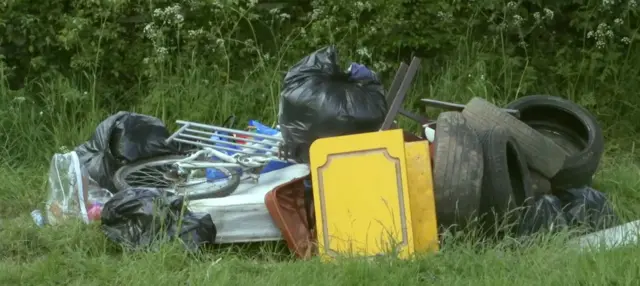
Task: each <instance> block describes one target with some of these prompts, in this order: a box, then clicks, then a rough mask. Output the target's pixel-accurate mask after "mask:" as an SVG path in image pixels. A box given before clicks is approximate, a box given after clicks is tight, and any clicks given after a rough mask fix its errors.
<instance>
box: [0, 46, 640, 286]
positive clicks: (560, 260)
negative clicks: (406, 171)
mask: <svg viewBox="0 0 640 286" xmlns="http://www.w3.org/2000/svg"><path fill="white" fill-rule="evenodd" d="M461 58H466V59H468V58H469V57H461ZM471 62H472V63H469V64H468V65H465V64H463V63H461V62H458V63H452V64H451V66H450V67H449V68H447V69H444V71H439V72H434V71H426V72H423V73H421V74H420V75H419V79H418V83H417V84H416V86H415V88H414V89H413V91H412V94H411V95H410V96H409V101H408V102H407V104H406V106H408V107H411V108H412V109H417V108H416V107H418V106H419V105H418V104H416V100H417V99H418V98H420V97H432V98H439V99H445V100H449V101H455V102H465V101H466V100H468V99H469V98H470V97H471V96H481V97H485V98H491V99H493V100H494V101H495V102H496V103H498V104H504V103H506V102H507V101H509V100H511V99H512V96H511V95H510V94H513V91H511V90H506V91H502V93H501V94H500V95H499V96H498V95H497V94H496V92H490V91H489V90H491V88H489V87H490V85H491V84H490V83H482V82H478V81H473V82H471V83H469V80H468V77H467V75H468V74H469V77H471V74H476V75H477V74H479V73H482V74H484V73H485V72H486V71H484V70H482V71H479V70H475V67H477V66H481V65H479V64H477V63H475V62H474V61H471ZM194 70H195V71H194ZM274 74H278V73H275V72H269V73H264V74H254V75H252V77H251V78H248V79H247V80H245V81H243V82H231V83H229V82H224V83H223V82H209V81H208V80H205V79H214V78H216V76H217V75H215V74H209V73H207V72H206V71H205V70H196V69H191V70H188V71H185V72H183V73H181V74H178V75H175V76H171V77H166V78H163V79H162V81H158V83H157V84H153V85H151V86H152V88H151V89H150V90H134V91H132V94H133V95H132V96H136V97H138V101H139V102H141V103H140V104H136V105H133V106H122V105H119V104H118V103H111V104H104V100H102V99H101V98H100V96H99V94H96V93H95V92H91V91H89V89H83V88H82V86H83V85H82V84H79V83H78V82H80V81H78V80H75V79H73V78H64V77H59V78H57V79H54V80H51V79H48V80H42V81H41V82H36V83H34V84H33V86H37V88H29V87H27V88H25V89H23V90H9V89H7V88H6V87H5V86H3V85H2V84H0V134H2V136H0V269H2V270H1V271H0V285H83V286H86V285H118V284H126V285H212V284H216V285H425V284H438V285H519V284H528V285H534V284H535V285H636V284H637V282H636V281H637V279H638V277H639V276H640V274H638V273H640V266H639V265H638V263H637V257H638V256H639V255H640V248H637V247H625V248H622V249H617V250H612V251H606V252H597V253H589V254H581V253H579V252H577V251H574V250H571V249H569V248H567V247H566V246H565V241H564V239H563V236H558V237H542V238H540V239H539V243H536V244H533V245H529V246H526V247H525V246H522V247H518V248H515V249H514V248H513V247H509V246H510V245H512V244H513V243H512V242H511V241H505V242H502V243H498V244H497V245H491V246H478V245H477V244H476V243H474V242H473V241H470V240H462V241H460V242H456V243H454V244H451V245H447V246H446V247H445V248H444V249H443V250H442V251H441V252H440V253H439V254H437V255H429V256H425V257H420V258H418V259H416V260H414V261H399V260H395V259H391V258H384V257H383V258H376V259H374V260H358V259H344V260H339V261H337V262H336V263H333V264H323V263H320V262H319V261H318V260H315V259H314V260H311V261H303V262H301V261H296V260H295V259H292V258H291V257H290V255H289V254H288V252H287V251H286V250H285V249H284V247H283V246H282V244H264V245H250V246H233V247H219V248H216V249H214V250H211V251H206V252H205V253H202V254H198V255H194V254H189V253H185V252H184V251H183V250H182V248H181V247H180V245H179V244H177V243H174V244H167V245H164V246H162V248H161V249H160V251H157V252H148V253H145V252H142V253H129V252H122V251H121V250H119V248H118V247H116V246H114V245H112V244H111V243H110V242H109V241H107V240H106V238H105V237H104V235H103V234H102V233H101V232H100V230H99V226H98V225H96V224H92V225H82V224H77V223H69V224H65V225H61V226H56V227H46V228H38V227H36V226H35V225H34V224H33V222H32V221H31V218H30V216H29V212H30V211H31V210H32V209H35V208H38V207H41V206H42V202H43V201H44V199H45V198H46V186H45V177H46V171H47V169H48V166H49V165H48V160H49V159H50V158H51V155H52V154H53V153H54V152H64V150H65V149H67V150H68V149H70V148H72V147H73V146H76V145H77V144H79V143H81V142H83V141H85V140H87V139H88V138H89V136H90V134H91V133H92V132H93V129H94V128H95V125H96V124H97V123H98V122H99V121H100V120H102V119H103V118H105V117H106V116H107V115H108V114H110V113H112V112H114V111H117V110H119V109H123V108H124V109H128V110H131V111H136V112H141V113H147V114H152V115H155V116H158V117H160V118H162V119H163V120H165V122H167V123H168V125H169V127H170V128H171V129H172V130H173V129H174V128H175V125H174V124H172V122H173V121H174V120H175V119H188V120H193V121H199V122H221V121H222V120H224V119H225V118H226V117H227V116H229V115H230V114H233V113H235V114H236V115H238V117H239V118H238V119H239V121H240V122H245V120H246V119H249V118H252V119H258V120H261V121H263V122H266V123H269V124H271V123H274V122H275V115H276V112H277V100H278V98H277V96H278V86H277V82H278V80H276V79H275V77H274V76H273V75H274ZM278 76H279V75H278ZM0 80H1V81H0V82H4V80H3V79H0ZM387 84H388V83H387ZM546 89H548V87H547V88H546ZM557 90H564V89H562V88H561V87H558V88H557ZM87 91H89V92H87ZM572 92H575V93H579V92H582V91H580V90H578V91H572ZM562 95H564V96H568V97H571V96H572V95H573V94H565V93H562ZM100 102H103V103H102V104H101V103H100ZM105 106H106V107H105ZM421 111H424V110H421ZM594 112H595V113H596V114H598V115H600V116H601V117H606V118H609V119H608V120H607V121H603V124H604V125H605V130H606V135H607V150H606V154H605V156H604V158H603V161H602V164H601V168H600V171H599V173H598V175H597V179H596V181H595V187H596V188H597V189H599V190H602V191H604V192H606V193H607V194H608V196H609V197H610V198H611V200H612V202H613V203H614V205H615V207H616V210H617V211H618V213H619V214H620V215H621V216H622V217H623V218H624V219H625V220H631V219H636V218H638V216H639V215H640V193H639V192H637V190H640V176H639V175H640V165H638V159H639V158H640V157H639V156H638V154H637V153H636V151H635V143H636V142H637V139H635V136H636V135H637V134H636V133H635V130H636V129H637V128H636V126H637V123H634V122H636V121H635V120H634V119H633V118H626V119H624V118H622V119H621V118H616V117H615V116H613V117H612V116H608V115H607V114H612V113H613V114H615V111H614V112H612V111H611V110H594ZM428 113H429V114H430V115H431V116H433V115H435V111H433V110H429V112H428ZM603 114H604V115H603ZM633 114H636V113H633ZM611 118H613V119H611ZM614 123H615V124H614Z"/></svg>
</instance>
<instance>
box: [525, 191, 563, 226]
mask: <svg viewBox="0 0 640 286" xmlns="http://www.w3.org/2000/svg"><path fill="white" fill-rule="evenodd" d="M567 226H568V224H567V219H566V217H565V216H564V213H563V212H562V203H561V202H560V200H559V199H558V198H557V197H556V196H553V195H544V196H541V197H538V198H537V199H536V201H535V202H534V203H533V205H532V206H529V207H528V208H527V209H526V210H525V212H524V215H523V216H522V217H521V220H520V224H519V225H518V231H517V233H518V235H519V236H527V235H532V234H534V233H537V232H541V231H547V232H555V231H558V230H562V229H566V228H567Z"/></svg>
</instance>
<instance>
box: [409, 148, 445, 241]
mask: <svg viewBox="0 0 640 286" xmlns="http://www.w3.org/2000/svg"><path fill="white" fill-rule="evenodd" d="M429 145H430V144H429V142H428V141H426V140H424V141H417V142H407V143H405V147H404V148H405V154H406V160H407V179H408V185H409V200H410V202H411V224H412V226H413V239H414V249H415V252H416V253H425V252H435V251H438V250H439V238H438V221H437V219H436V202H435V196H434V193H433V176H432V174H433V173H432V171H431V154H430V151H429V149H430V148H429Z"/></svg>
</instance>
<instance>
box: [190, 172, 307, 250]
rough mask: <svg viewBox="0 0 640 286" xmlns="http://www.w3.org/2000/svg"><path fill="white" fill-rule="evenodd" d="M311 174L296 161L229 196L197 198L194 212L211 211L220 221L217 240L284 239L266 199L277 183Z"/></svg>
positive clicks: (252, 240)
mask: <svg viewBox="0 0 640 286" xmlns="http://www.w3.org/2000/svg"><path fill="white" fill-rule="evenodd" d="M307 175H309V167H308V166H307V165H305V164H296V165H292V166H289V167H285V168H283V169H280V170H276V171H272V172H269V173H266V174H262V175H260V179H259V181H258V183H257V184H256V183H253V182H243V183H241V184H240V186H238V189H237V190H236V191H235V192H234V193H233V194H231V195H230V196H228V197H223V198H213V199H202V200H195V201H191V202H190V203H189V209H190V210H191V211H193V212H207V213H209V214H210V215H211V218H213V222H214V224H215V225H216V229H217V235H216V240H215V241H216V243H239V242H255V241H277V240H282V233H281V232H280V229H278V227H277V226H276V225H275V224H274V223H273V219H272V218H271V215H270V214H269V211H268V210H267V207H266V206H265V203H264V197H265V195H266V194H267V193H268V192H269V191H271V190H273V189H275V188H276V187H278V186H280V185H282V184H285V183H287V182H290V181H292V180H295V179H298V178H302V177H305V176H307Z"/></svg>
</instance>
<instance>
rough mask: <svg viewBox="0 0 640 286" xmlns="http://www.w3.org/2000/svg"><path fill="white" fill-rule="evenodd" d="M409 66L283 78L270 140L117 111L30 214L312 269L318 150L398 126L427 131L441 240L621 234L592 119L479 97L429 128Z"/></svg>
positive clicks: (267, 133) (568, 106) (123, 239)
mask: <svg viewBox="0 0 640 286" xmlns="http://www.w3.org/2000/svg"><path fill="white" fill-rule="evenodd" d="M414 62H416V63H417V62H418V60H417V59H414V61H412V63H411V65H410V66H408V67H407V66H406V65H405V64H403V65H401V69H400V71H399V73H398V75H396V80H395V81H394V83H392V85H391V87H390V88H389V89H388V91H387V93H386V94H385V89H384V87H383V85H382V83H381V81H380V79H379V78H378V75H377V74H376V73H374V72H373V71H371V70H369V69H368V68H366V67H365V66H363V65H360V64H357V63H353V64H351V66H350V67H349V69H347V70H346V71H344V70H343V69H342V68H341V67H340V66H339V65H338V56H337V51H336V49H335V47H333V46H329V47H326V48H323V49H320V50H318V51H315V52H314V53H312V54H310V55H309V56H307V57H305V58H304V59H302V60H300V61H299V62H298V63H297V64H296V65H294V66H293V67H292V68H291V69H290V70H289V71H288V73H287V74H286V76H285V78H284V80H283V85H282V91H281V97H280V108H279V114H278V115H279V116H278V124H277V125H276V126H274V127H270V126H267V125H264V124H262V123H260V122H258V121H255V120H251V121H250V122H248V124H247V127H246V128H244V130H239V129H233V126H234V125H235V122H234V121H235V118H234V117H230V118H229V120H227V121H226V122H224V123H222V124H221V125H220V126H216V125H208V124H202V123H197V122H189V121H181V120H179V121H177V123H178V125H180V128H179V129H178V130H177V131H176V132H174V133H173V134H172V133H170V132H169V131H168V130H167V128H166V126H165V124H164V123H163V122H162V121H161V120H159V119H158V118H155V117H152V116H148V115H142V114H136V113H132V112H125V111H121V112H118V113H116V114H114V115H112V116H110V117H108V118H106V119H105V120H104V121H103V122H102V123H100V124H99V125H98V126H97V128H96V130H95V132H94V134H93V136H92V137H91V138H90V139H89V140H88V141H87V142H85V143H83V144H81V145H79V146H77V147H76V148H75V149H74V151H72V152H69V153H65V154H55V155H54V156H53V158H52V161H51V167H50V173H49V192H50V193H49V199H48V201H47V204H46V209H45V212H44V213H45V216H46V217H45V216H43V214H42V213H40V212H39V211H34V212H33V213H32V215H33V216H34V219H35V220H36V222H37V223H38V224H40V225H44V224H45V223H48V224H51V225H54V224H57V223H59V222H61V221H63V220H66V219H69V218H79V219H81V220H83V221H84V222H86V223H89V222H91V221H99V222H100V223H101V225H102V230H103V231H104V233H105V235H106V236H107V237H108V238H109V239H110V240H112V241H114V242H116V243H118V244H121V245H123V246H124V247H128V248H132V249H140V248H148V247H151V246H153V245H154V244H155V243H157V242H158V241H163V240H171V239H180V240H182V241H183V242H185V243H184V244H185V246H186V247H187V248H188V249H198V248H199V247H200V246H202V245H205V244H213V243H240V242H252V241H277V240H282V239H284V240H286V242H287V244H288V246H289V247H290V248H291V250H292V251H293V252H295V253H296V254H297V255H298V256H299V257H310V256H312V255H314V253H316V252H317V251H318V247H317V246H316V245H317V241H318V240H319V239H320V237H321V235H320V233H318V231H320V230H319V229H316V225H317V224H319V223H320V222H318V221H316V219H315V218H316V216H318V215H322V216H324V215H325V214H324V213H323V212H324V210H323V209H321V208H318V207H316V205H317V204H318V202H316V201H315V200H316V199H317V198H318V197H319V194H318V192H319V190H316V189H315V188H314V187H313V186H320V185H321V184H320V183H318V180H322V178H318V177H317V176H312V175H311V173H312V171H313V170H311V167H310V162H311V163H313V161H314V160H317V159H314V156H315V155H314V151H313V146H312V145H314V142H316V141H318V140H320V139H323V138H337V137H340V136H351V135H357V134H366V133H375V132H384V131H385V130H393V129H397V128H398V127H397V126H396V121H394V118H395V117H396V116H397V115H398V114H400V115H404V116H407V117H409V118H411V119H414V120H416V121H418V122H419V123H420V124H421V125H422V126H423V128H424V130H423V132H422V134H411V133H410V132H407V131H403V134H404V138H405V141H407V142H410V141H414V142H427V143H428V145H429V147H428V149H429V150H427V153H428V154H430V157H431V166H430V167H429V168H431V170H432V173H431V174H428V176H429V177H432V178H433V184H432V187H431V185H428V186H429V187H428V188H426V189H424V190H420V192H422V193H425V194H426V193H427V192H432V196H431V197H434V201H435V210H433V208H432V211H435V213H436V218H437V225H438V230H439V231H438V233H443V232H445V231H446V230H450V229H462V228H463V227H465V226H467V225H469V224H470V223H471V222H473V221H475V222H478V221H479V222H481V223H482V227H483V229H486V230H487V231H492V232H495V231H501V232H505V229H504V228H503V227H501V226H500V225H502V223H503V221H506V222H508V223H510V224H509V226H508V227H507V228H506V232H505V235H507V234H508V235H516V236H527V235H531V234H534V233H538V232H541V231H556V230H559V229H566V228H568V227H580V228H585V229H588V230H590V231H593V230H600V229H604V228H608V227H611V226H614V225H617V224H619V222H618V219H617V217H616V215H615V213H614V211H613V209H612V207H611V206H610V204H609V203H608V201H607V199H606V196H605V195H604V194H603V193H601V192H599V191H597V190H595V189H593V188H592V187H591V183H592V178H593V175H594V173H595V172H596V171H597V168H598V165H599V162H600V158H601V156H602V154H603V149H604V139H603V135H602V130H601V127H600V126H599V124H598V122H597V121H596V119H595V118H594V116H593V115H592V114H590V113H589V112H588V111H587V110H585V109H584V108H582V107H580V106H578V105H576V104H575V103H573V102H570V101H568V100H565V99H562V98H559V97H554V96H538V95H535V96H526V97H521V98H519V99H517V100H515V101H514V102H512V103H510V104H509V105H508V106H506V107H505V108H504V109H503V108H499V107H496V106H495V105H493V104H491V103H489V102H487V101H486V100H484V99H481V98H474V99H472V100H471V101H470V102H468V103H467V104H466V105H460V104H453V103H444V102H438V101H433V100H424V101H425V104H430V105H436V106H440V107H444V108H447V109H452V110H454V111H445V112H442V113H440V115H439V116H438V118H437V120H428V119H426V118H423V117H421V116H419V115H416V114H413V113H411V112H408V111H406V110H404V109H402V107H401V106H402V102H403V101H404V98H405V95H406V93H407V91H408V89H409V87H410V84H411V81H412V80H413V77H414V76H415V73H416V70H417V64H415V63H414ZM351 147H352V148H356V149H357V148H358V146H351ZM363 148H364V147H363ZM311 165H313V164H311ZM323 168H325V167H323ZM326 168H328V167H326ZM371 168H373V167H371ZM353 172H358V170H353ZM372 179H374V178H372ZM408 180H412V178H408ZM425 184H426V182H425ZM371 192H372V195H373V194H375V193H376V192H377V191H376V190H371ZM345 196H346V195H345ZM314 198H315V199H314ZM371 212H376V210H371ZM323 219H326V218H323ZM325 224H326V222H325ZM316 237H317V238H316Z"/></svg>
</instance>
